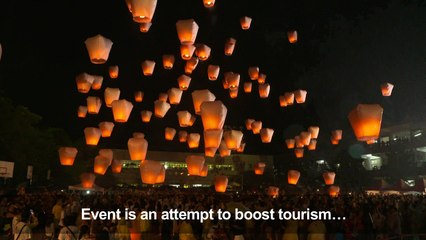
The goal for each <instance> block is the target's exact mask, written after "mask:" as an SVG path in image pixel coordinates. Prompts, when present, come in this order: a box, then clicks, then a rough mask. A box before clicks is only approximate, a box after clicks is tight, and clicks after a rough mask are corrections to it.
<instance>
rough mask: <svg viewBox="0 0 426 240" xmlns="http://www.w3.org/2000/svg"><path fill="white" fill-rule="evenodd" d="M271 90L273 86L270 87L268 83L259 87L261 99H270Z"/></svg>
mask: <svg viewBox="0 0 426 240" xmlns="http://www.w3.org/2000/svg"><path fill="white" fill-rule="evenodd" d="M270 89H271V86H269V84H268V83H265V84H261V85H259V97H260V98H267V97H269V91H270Z"/></svg>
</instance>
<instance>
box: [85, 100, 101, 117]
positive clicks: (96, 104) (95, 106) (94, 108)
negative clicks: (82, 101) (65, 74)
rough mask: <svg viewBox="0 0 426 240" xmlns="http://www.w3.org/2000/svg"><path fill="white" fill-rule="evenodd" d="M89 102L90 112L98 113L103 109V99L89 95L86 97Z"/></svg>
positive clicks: (88, 110)
mask: <svg viewBox="0 0 426 240" xmlns="http://www.w3.org/2000/svg"><path fill="white" fill-rule="evenodd" d="M86 102H87V112H88V113H89V114H98V113H99V110H100V109H101V106H102V102H101V99H100V98H98V97H94V96H89V97H87V99H86Z"/></svg>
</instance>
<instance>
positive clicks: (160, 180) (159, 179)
mask: <svg viewBox="0 0 426 240" xmlns="http://www.w3.org/2000/svg"><path fill="white" fill-rule="evenodd" d="M164 181H166V168H165V167H164V165H162V166H161V170H160V173H159V174H158V176H157V180H156V181H155V183H156V184H159V183H164Z"/></svg>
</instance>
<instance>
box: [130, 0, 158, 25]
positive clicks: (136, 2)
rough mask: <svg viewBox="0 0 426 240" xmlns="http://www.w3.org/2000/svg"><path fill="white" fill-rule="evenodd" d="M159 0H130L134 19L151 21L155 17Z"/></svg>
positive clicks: (138, 21) (145, 21)
mask: <svg viewBox="0 0 426 240" xmlns="http://www.w3.org/2000/svg"><path fill="white" fill-rule="evenodd" d="M156 7H157V0H130V8H129V10H131V13H132V15H133V21H135V22H137V23H150V22H151V21H152V18H153V17H154V13H155V8H156Z"/></svg>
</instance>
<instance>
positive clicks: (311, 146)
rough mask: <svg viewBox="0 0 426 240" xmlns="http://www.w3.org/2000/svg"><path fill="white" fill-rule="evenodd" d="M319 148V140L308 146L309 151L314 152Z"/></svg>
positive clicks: (312, 141)
mask: <svg viewBox="0 0 426 240" xmlns="http://www.w3.org/2000/svg"><path fill="white" fill-rule="evenodd" d="M316 148H317V140H316V139H311V142H310V143H309V145H308V150H310V151H313V150H315V149H316Z"/></svg>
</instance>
